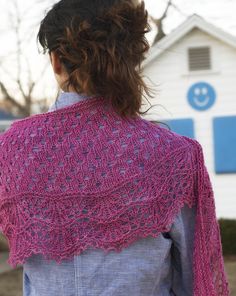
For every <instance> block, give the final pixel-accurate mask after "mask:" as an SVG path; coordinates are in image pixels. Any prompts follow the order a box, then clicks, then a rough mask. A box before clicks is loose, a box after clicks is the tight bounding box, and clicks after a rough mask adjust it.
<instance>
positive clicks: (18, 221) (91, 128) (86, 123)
mask: <svg viewBox="0 0 236 296" xmlns="http://www.w3.org/2000/svg"><path fill="white" fill-rule="evenodd" d="M0 149H1V154H0V167H1V173H0V174H1V175H0V226H1V230H2V232H3V233H4V234H5V236H6V237H7V239H8V242H9V247H10V255H9V259H8V263H9V264H11V265H12V266H13V267H15V266H16V265H17V264H23V263H24V262H25V259H26V258H27V257H29V256H30V255H31V254H33V253H35V254H37V253H41V254H43V256H44V258H46V259H49V260H50V259H54V260H56V261H57V262H58V264H60V262H61V261H62V260H64V259H69V258H71V256H72V255H79V254H80V253H81V252H82V251H83V250H86V249H89V248H100V249H103V250H104V251H105V252H109V251H111V250H114V251H117V252H120V251H121V250H122V249H123V248H125V247H127V246H129V245H130V244H131V243H132V242H134V241H135V240H137V239H138V238H141V237H142V238H144V237H147V236H152V237H157V236H158V235H159V234H160V233H161V232H167V231H169V230H170V227H171V225H172V223H173V220H174V218H175V216H176V215H177V214H178V213H179V211H180V210H181V208H182V207H183V206H184V205H185V204H187V205H188V206H189V207H192V206H193V205H195V204H197V218H196V219H197V220H196V227H195V239H194V259H193V260H194V262H193V263H194V270H193V274H194V296H205V295H207V296H208V295H209V296H211V295H212V296H213V295H222V296H226V295H229V288H228V282H227V279H226V273H225V270H224V263H223V257H222V246H221V241H220V232H219V225H218V222H217V219H216V214H215V203H214V194H213V190H212V186H211V181H210V179H209V175H208V172H207V169H206V166H205V163H204V156H203V151H202V147H201V145H200V144H199V143H198V142H197V141H196V140H194V139H190V138H188V137H185V136H181V135H178V134H177V133H174V132H173V131H169V130H167V129H165V128H163V127H161V126H159V125H157V124H154V123H151V122H149V121H147V120H145V119H143V118H141V117H137V118H135V119H131V118H130V119H123V118H121V117H120V116H119V115H118V114H117V113H116V112H115V111H114V110H113V108H112V107H111V106H110V105H109V104H108V103H107V101H106V99H105V98H102V97H95V98H90V99H89V100H85V101H81V102H78V103H75V104H73V105H71V106H67V107H65V108H62V109H59V110H55V111H51V112H48V113H42V114H37V115H32V116H30V117H28V118H25V119H21V120H16V121H15V122H13V123H12V125H11V126H10V128H9V129H8V130H7V131H6V132H5V133H3V134H2V135H1V136H0Z"/></svg>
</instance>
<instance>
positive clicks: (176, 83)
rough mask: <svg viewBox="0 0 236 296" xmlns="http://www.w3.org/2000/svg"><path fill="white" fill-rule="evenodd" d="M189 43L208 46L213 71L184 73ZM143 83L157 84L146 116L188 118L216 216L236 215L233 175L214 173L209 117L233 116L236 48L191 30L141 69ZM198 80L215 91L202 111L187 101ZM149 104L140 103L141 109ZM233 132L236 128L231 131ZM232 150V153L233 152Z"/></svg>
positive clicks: (211, 129)
mask: <svg viewBox="0 0 236 296" xmlns="http://www.w3.org/2000/svg"><path fill="white" fill-rule="evenodd" d="M189 46H210V47H211V53H212V62H213V70H211V71H201V72H198V73H194V74H193V73H188V70H187V66H188V64H187V62H188V59H187V49H188V47H189ZM144 74H145V76H146V82H147V83H148V84H149V85H150V86H153V85H152V84H150V81H149V80H150V79H151V81H152V82H153V83H155V84H156V85H157V86H156V87H155V88H156V89H157V91H158V93H157V95H156V97H155V99H150V102H151V104H152V105H153V104H161V106H158V107H154V108H152V109H151V110H150V111H149V112H148V113H147V114H148V115H147V116H145V117H144V118H146V119H152V120H153V119H155V120H160V121H161V120H162V119H174V118H192V119H193V120H194V130H195V138H196V139H197V140H198V141H199V142H200V143H201V145H202V147H203V150H204V155H205V160H206V166H207V168H208V171H209V174H210V178H211V181H212V184H213V190H214V192H215V201H216V213H217V217H218V218H219V217H227V218H230V217H232V218H236V174H218V175H216V174H215V173H214V149H213V134H212V132H213V120H212V119H213V116H223V115H236V49H235V48H232V47H230V46H228V45H226V44H224V43H222V42H221V41H220V40H217V39H215V38H213V37H211V36H210V35H208V34H206V33H204V32H202V31H200V30H198V29H194V30H193V31H191V32H190V33H189V34H187V35H186V36H185V37H184V38H182V39H181V40H180V41H178V42H177V43H176V44H175V45H174V46H172V47H171V48H169V49H168V50H166V51H165V52H164V53H162V54H161V55H160V56H159V57H157V58H156V60H154V61H152V62H151V63H150V64H147V65H146V67H145V69H144ZM198 81H205V82H208V83H210V84H212V85H213V86H214V88H215V90H216V95H217V97H216V101H215V104H214V105H213V106H212V107H211V108H210V109H208V110H206V111H197V110H194V109H193V108H192V107H191V106H190V105H189V103H188V101H187V91H188V89H189V87H190V86H191V85H192V84H193V83H195V82H198ZM148 107H150V106H149V105H146V106H144V108H143V110H145V109H147V108H148ZM235 132H236V131H235ZM235 153H236V152H235Z"/></svg>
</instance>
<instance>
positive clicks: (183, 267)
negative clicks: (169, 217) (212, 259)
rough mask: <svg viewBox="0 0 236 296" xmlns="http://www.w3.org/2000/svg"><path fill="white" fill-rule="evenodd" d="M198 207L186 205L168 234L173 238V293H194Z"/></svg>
mask: <svg viewBox="0 0 236 296" xmlns="http://www.w3.org/2000/svg"><path fill="white" fill-rule="evenodd" d="M195 215H196V208H195V207H192V208H190V207H189V206H188V205H185V206H184V207H183V208H182V209H181V211H180V213H179V214H178V215H177V216H176V218H175V220H174V223H173V224H172V226H171V229H170V231H169V232H168V235H169V236H170V238H171V239H172V242H173V243H172V247H171V266H172V293H173V295H177V296H179V295H181V296H192V295H193V260H192V259H193V247H194V226H195Z"/></svg>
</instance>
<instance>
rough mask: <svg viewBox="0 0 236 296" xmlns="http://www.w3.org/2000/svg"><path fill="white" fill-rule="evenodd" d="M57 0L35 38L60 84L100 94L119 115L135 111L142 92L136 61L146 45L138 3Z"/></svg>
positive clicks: (67, 88)
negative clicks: (48, 58) (48, 56)
mask: <svg viewBox="0 0 236 296" xmlns="http://www.w3.org/2000/svg"><path fill="white" fill-rule="evenodd" d="M136 2H137V1H135V0H133V1H132V0H61V1H60V2H58V3H57V4H55V5H54V6H53V8H52V9H51V10H50V11H49V12H48V13H47V15H46V16H45V18H44V19H43V20H42V22H41V25H40V29H39V33H38V40H39V42H40V44H41V45H42V47H43V49H44V53H45V52H49V54H50V57H51V62H52V66H53V69H54V72H55V75H56V78H57V80H58V82H59V85H60V87H61V88H62V89H63V90H65V91H70V90H73V91H75V92H78V93H86V94H88V95H96V94H99V95H101V96H104V97H106V98H107V99H108V100H110V102H111V103H112V105H113V107H114V108H115V109H116V110H117V111H118V113H119V114H121V115H127V116H136V115H137V114H138V113H140V112H139V110H140V108H141V100H142V94H143V92H146V93H147V94H148V93H149V90H148V88H147V86H146V85H145V83H144V81H143V79H142V76H141V67H140V65H141V62H142V61H143V59H144V54H145V53H146V52H147V50H148V49H149V44H148V41H147V39H146V37H145V33H147V32H148V31H149V25H148V15H147V11H146V10H145V7H144V3H143V2H142V3H141V4H138V5H137V3H136Z"/></svg>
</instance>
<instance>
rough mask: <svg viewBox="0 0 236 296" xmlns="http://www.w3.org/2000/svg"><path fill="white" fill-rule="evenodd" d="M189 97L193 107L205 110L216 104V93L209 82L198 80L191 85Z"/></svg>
mask: <svg viewBox="0 0 236 296" xmlns="http://www.w3.org/2000/svg"><path fill="white" fill-rule="evenodd" d="M187 97H188V102H189V104H190V105H191V107H192V108H194V109H195V110H199V111H204V110H207V109H209V108H210V107H211V106H212V105H213V104H214V102H215V99H216V93H215V90H214V88H213V87H212V86H211V85H210V84H209V83H206V82H198V83H195V84H193V85H192V86H191V87H190V89H189V91H188V94H187Z"/></svg>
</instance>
